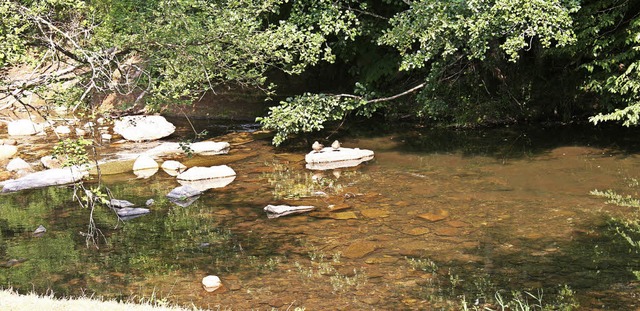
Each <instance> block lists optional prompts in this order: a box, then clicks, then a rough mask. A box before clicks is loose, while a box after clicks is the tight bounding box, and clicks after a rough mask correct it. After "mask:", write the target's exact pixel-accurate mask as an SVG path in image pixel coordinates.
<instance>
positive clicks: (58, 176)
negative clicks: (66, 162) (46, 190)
mask: <svg viewBox="0 0 640 311" xmlns="http://www.w3.org/2000/svg"><path fill="white" fill-rule="evenodd" d="M87 175H89V173H87V171H86V170H82V169H79V168H77V167H65V168H58V169H50V170H44V171H40V172H35V173H33V174H29V175H27V176H24V177H22V178H18V179H11V180H7V181H6V182H4V187H3V188H2V192H13V191H19V190H24V189H33V188H41V187H48V186H57V185H65V184H70V183H75V182H78V181H80V180H82V179H83V178H84V177H86V176H87Z"/></svg>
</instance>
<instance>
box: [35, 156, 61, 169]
mask: <svg viewBox="0 0 640 311" xmlns="http://www.w3.org/2000/svg"><path fill="white" fill-rule="evenodd" d="M40 163H42V166H44V167H45V168H61V167H62V162H60V159H59V158H54V157H53V156H44V157H42V158H40Z"/></svg>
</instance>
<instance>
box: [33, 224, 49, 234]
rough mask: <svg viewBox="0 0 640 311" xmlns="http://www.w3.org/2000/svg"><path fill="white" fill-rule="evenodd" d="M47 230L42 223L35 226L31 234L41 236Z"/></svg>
mask: <svg viewBox="0 0 640 311" xmlns="http://www.w3.org/2000/svg"><path fill="white" fill-rule="evenodd" d="M46 232H47V228H45V227H44V226H43V225H40V226H38V228H36V230H35V231H33V236H34V237H41V236H43V235H44V234H45V233H46Z"/></svg>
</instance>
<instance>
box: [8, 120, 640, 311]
mask: <svg viewBox="0 0 640 311" xmlns="http://www.w3.org/2000/svg"><path fill="white" fill-rule="evenodd" d="M196 125H197V126H199V127H200V128H199V130H200V129H203V128H206V127H209V130H210V132H211V133H212V135H217V134H221V132H223V131H224V129H222V130H220V128H213V127H212V125H210V124H208V123H204V122H203V123H200V124H196ZM181 135H185V136H186V135H189V133H188V131H184V132H182V133H181ZM636 137H637V133H636V132H634V131H632V130H619V131H615V132H608V131H604V130H597V129H593V128H591V127H584V128H579V129H576V128H573V129H562V130H560V129H548V130H544V129H537V130H517V129H502V130H483V131H468V132H464V131H436V130H428V129H424V130H422V129H419V130H415V129H413V130H403V131H398V132H394V133H382V134H376V135H371V134H370V133H369V134H367V135H364V134H346V135H345V136H344V137H342V138H341V140H342V142H343V146H346V147H359V148H366V149H371V150H374V151H375V159H374V160H373V161H370V162H369V163H365V164H363V165H360V166H358V167H356V168H349V169H342V170H336V171H325V172H314V171H309V170H306V169H304V154H305V153H306V152H307V149H304V150H302V149H296V148H289V149H286V150H285V149H274V148H273V147H271V146H270V145H269V141H268V139H264V138H261V137H260V136H258V135H253V134H250V133H246V132H244V133H236V134H229V135H227V136H226V137H224V139H226V140H231V142H232V151H231V152H230V154H229V155H225V156H210V157H203V158H183V159H180V160H181V161H182V162H183V163H185V164H187V165H188V166H193V165H219V164H228V165H229V166H231V167H232V168H233V169H234V170H235V171H236V172H237V174H238V175H237V178H236V180H235V181H234V182H233V183H232V184H230V185H229V186H227V187H225V188H222V189H212V190H208V191H207V192H206V193H205V194H204V195H202V196H201V197H200V198H199V199H198V200H197V201H196V202H195V203H194V204H192V205H190V206H188V207H178V206H175V205H173V204H172V203H171V202H169V201H168V200H166V199H165V197H164V196H165V195H166V194H167V193H168V192H169V191H170V190H171V189H173V188H174V187H176V186H178V185H179V184H178V183H177V182H176V181H175V179H174V178H173V177H170V176H169V175H167V174H165V173H164V172H162V170H161V171H160V172H158V173H157V174H156V175H154V176H153V177H151V178H149V179H136V178H135V176H134V175H133V174H120V175H113V176H105V178H104V183H105V184H106V185H107V186H108V187H109V189H110V190H111V192H112V194H113V196H114V197H115V198H118V199H126V200H129V201H131V202H134V203H136V204H139V205H144V202H145V201H146V200H148V199H150V198H153V199H154V200H155V202H156V203H155V204H154V205H152V206H151V207H150V208H151V210H152V213H151V214H148V215H145V216H143V217H139V218H135V219H132V220H129V221H126V222H118V221H117V217H116V215H115V214H114V213H113V212H111V211H110V210H108V209H106V208H100V209H98V210H97V211H96V213H95V215H94V218H95V220H96V223H97V225H98V228H99V229H100V230H101V233H102V235H100V236H99V237H98V239H97V246H91V245H90V246H89V247H87V244H86V237H85V234H84V233H85V232H86V231H87V224H88V221H89V211H88V210H86V209H80V208H79V207H78V204H77V203H76V202H75V201H74V200H73V189H72V188H70V187H64V188H48V189H41V190H33V191H24V192H19V193H15V194H9V195H2V196H0V233H1V235H0V264H3V263H4V264H3V265H4V266H6V267H0V286H3V287H8V286H13V287H14V288H16V289H18V290H20V291H22V292H26V291H31V290H35V291H37V292H40V293H45V292H47V291H53V292H55V293H56V294H58V295H81V294H86V295H98V296H102V297H105V298H114V297H115V298H121V299H131V298H132V297H133V298H141V299H151V298H154V299H157V300H158V301H160V302H163V301H167V302H171V303H178V304H181V305H186V306H191V305H195V306H197V307H201V308H211V309H232V310H249V309H254V310H271V309H272V308H276V309H280V310H287V309H289V310H293V308H295V307H304V308H306V310H335V309H343V310H372V309H376V310H403V309H404V310H418V309H420V310H431V309H460V308H461V304H462V301H463V300H464V301H467V302H468V303H470V304H474V303H478V305H477V306H481V305H482V303H484V302H493V301H495V298H494V295H495V293H496V292H499V293H502V295H503V296H505V297H509V296H510V293H511V291H520V292H523V291H528V292H529V293H532V294H535V295H536V296H538V297H539V296H540V295H541V294H542V295H543V302H544V303H552V302H553V300H554V299H555V297H556V294H557V293H558V291H559V290H560V289H561V288H562V287H564V286H565V285H566V286H568V287H569V288H570V289H572V290H573V291H574V295H573V298H575V299H576V300H577V301H578V302H579V303H580V309H602V310H606V309H612V310H632V309H637V308H638V307H639V306H640V304H639V303H638V294H640V290H639V289H638V283H637V282H636V281H635V280H636V278H635V276H634V275H633V273H632V271H634V270H640V256H639V255H638V254H637V253H635V252H629V247H628V244H627V243H626V241H624V240H622V239H621V238H620V237H618V236H616V235H615V234H614V232H615V228H613V227H614V226H615V222H612V221H611V219H612V218H616V217H632V216H636V215H637V214H636V212H637V211H636V210H634V209H633V208H627V207H618V206H614V205H606V204H604V199H602V198H598V197H593V196H591V195H590V194H589V192H590V191H592V190H594V189H600V190H604V189H614V190H616V191H618V192H620V193H624V194H634V191H636V190H635V189H637V188H633V187H629V184H630V183H631V184H632V183H633V178H640V174H639V173H640V172H639V171H638V164H640V157H638V155H637V153H636V152H637V150H638V146H640V144H639V142H640V140H637V139H636ZM172 139H173V140H178V139H179V138H177V137H173V138H172ZM327 143H330V142H329V141H327ZM34 149H37V148H34ZM106 151H108V150H105V152H106ZM35 153H37V152H35V151H34V154H35ZM95 182H96V181H95V180H94V181H93V182H88V185H89V186H91V185H93V186H95ZM267 204H290V205H314V206H316V207H317V210H316V211H314V212H310V213H305V214H301V215H295V216H286V217H282V218H277V219H268V218H267V217H266V215H265V213H264V211H263V210H262V209H263V207H264V206H266V205H267ZM39 225H44V226H45V227H46V228H47V232H46V233H45V234H44V236H42V237H33V236H32V234H31V232H33V230H35V228H37V227H38V226H39ZM11 259H18V260H20V261H22V260H25V261H23V262H21V263H17V264H8V263H9V261H10V260H11ZM209 274H214V275H218V276H219V277H220V278H221V279H222V281H223V284H224V286H223V288H221V289H219V290H218V291H216V292H213V293H208V292H206V291H204V290H203V289H202V286H201V283H200V281H201V279H202V278H203V277H204V276H206V275H209ZM525 296H526V294H525ZM533 302H534V301H532V303H533Z"/></svg>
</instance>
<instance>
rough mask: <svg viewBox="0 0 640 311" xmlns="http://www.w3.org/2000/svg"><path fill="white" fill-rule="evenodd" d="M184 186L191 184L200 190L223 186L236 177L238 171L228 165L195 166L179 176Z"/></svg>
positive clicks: (179, 180)
mask: <svg viewBox="0 0 640 311" xmlns="http://www.w3.org/2000/svg"><path fill="white" fill-rule="evenodd" d="M176 178H177V179H178V182H179V183H180V184H181V185H183V186H190V187H192V188H195V189H197V190H200V191H205V190H207V189H212V188H222V187H224V186H226V185H228V184H230V183H231V182H232V181H233V180H235V179H236V172H235V171H234V170H233V169H232V168H230V167H229V166H227V165H217V166H210V167H201V166H194V167H192V168H190V169H188V170H186V171H185V172H183V173H180V174H179V175H178V176H177V177H176Z"/></svg>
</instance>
